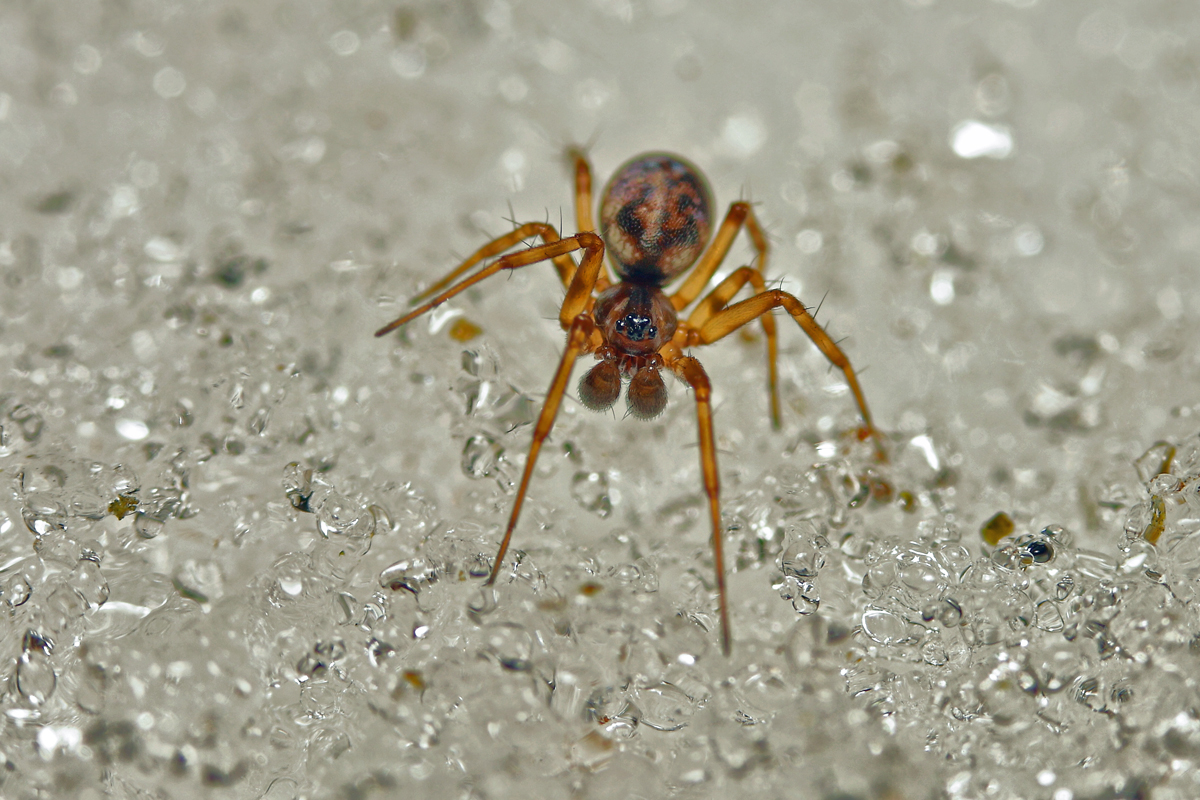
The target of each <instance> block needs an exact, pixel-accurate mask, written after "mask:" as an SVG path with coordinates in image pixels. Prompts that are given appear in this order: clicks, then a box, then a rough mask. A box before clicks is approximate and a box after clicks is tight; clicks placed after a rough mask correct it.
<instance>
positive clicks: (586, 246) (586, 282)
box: [375, 232, 604, 336]
mask: <svg viewBox="0 0 1200 800" xmlns="http://www.w3.org/2000/svg"><path fill="white" fill-rule="evenodd" d="M576 250H583V251H584V255H583V263H582V264H581V265H580V267H579V269H578V270H575V265H574V262H571V268H572V270H573V274H572V277H571V280H570V282H569V283H568V285H567V296H566V298H565V299H564V300H563V305H562V309H561V310H560V312H559V322H560V323H561V324H562V327H563V330H566V329H567V328H569V327H570V326H571V321H572V320H574V319H575V317H576V316H578V315H579V314H580V313H581V312H582V311H583V310H584V309H585V308H587V305H588V301H589V300H590V299H591V296H592V289H593V288H594V287H595V285H596V278H597V276H598V275H599V273H600V268H601V267H602V266H603V265H604V243H603V242H601V241H600V237H599V236H597V235H596V234H594V233H586V232H585V233H577V234H576V235H574V236H571V237H568V238H566V239H559V240H557V241H553V242H547V243H546V244H543V245H538V246H537V247H531V248H529V249H528V250H522V251H520V252H519V253H509V254H508V255H506V256H503V257H502V258H498V259H496V260H495V261H493V262H492V263H491V264H488V265H487V266H486V267H484V268H483V269H481V270H479V271H478V272H476V273H475V274H473V275H470V276H468V277H466V278H463V279H462V280H461V281H459V282H458V283H456V284H454V285H453V286H451V287H450V288H448V289H446V290H444V291H443V292H442V293H441V294H439V295H437V296H436V297H434V298H432V299H430V300H427V301H425V302H424V303H422V304H421V305H419V306H417V307H416V308H414V309H413V310H412V311H410V312H408V313H407V314H405V315H404V316H402V317H400V318H399V319H396V320H394V321H392V322H390V323H388V324H387V325H385V326H383V327H382V328H380V329H379V330H377V331H375V335H376V336H383V335H385V334H387V333H390V332H392V331H394V330H395V329H396V328H399V327H400V326H401V325H404V324H406V323H408V322H411V321H412V320H414V319H416V318H417V317H419V316H421V315H422V314H424V313H425V312H426V311H429V310H430V309H432V308H434V307H436V306H440V305H441V304H442V303H444V302H446V301H447V300H449V299H450V298H452V297H454V296H455V295H457V294H459V293H460V292H463V291H465V290H467V289H468V288H470V287H472V286H474V285H475V284H477V283H479V282H480V281H482V280H484V279H486V278H490V277H491V276H492V275H495V274H496V273H497V272H499V271H500V270H504V269H518V268H520V267H527V266H529V265H530V264H537V263H540V262H542V261H551V260H554V259H557V258H559V257H560V256H562V257H566V258H567V260H568V261H570V260H571V259H570V258H569V257H567V255H566V254H567V253H573V252H575V251H576Z"/></svg>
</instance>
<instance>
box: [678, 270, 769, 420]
mask: <svg viewBox="0 0 1200 800" xmlns="http://www.w3.org/2000/svg"><path fill="white" fill-rule="evenodd" d="M747 282H749V283H750V285H751V286H753V287H754V291H755V293H756V294H762V293H763V292H765V291H766V290H767V285H766V283H765V282H764V281H763V275H762V272H760V271H759V270H756V269H754V268H753V267H739V268H738V269H736V270H734V271H733V274H731V275H730V276H729V277H728V278H726V279H725V280H723V281H721V282H720V283H719V284H718V285H717V287H716V288H715V289H713V290H712V291H711V292H709V293H708V295H706V296H705V298H704V299H703V300H701V301H700V302H699V303H698V304H697V305H696V307H695V308H694V309H692V313H691V316H689V317H688V318H687V325H688V326H689V327H691V328H693V329H695V330H700V328H702V327H703V326H704V323H706V322H708V320H709V319H710V318H711V317H712V316H713V314H716V313H717V312H719V311H721V310H722V309H724V308H725V307H726V306H728V305H729V301H730V300H731V299H732V298H733V296H734V295H736V294H737V293H738V291H739V290H740V289H741V288H742V287H743V286H745V285H746V283H747ZM759 319H760V320H761V322H762V327H763V333H764V334H765V335H766V338H767V391H768V393H769V394H770V398H771V427H773V428H776V429H778V428H779V427H780V424H779V388H778V382H779V381H778V368H777V367H776V362H777V360H778V354H779V346H778V343H777V341H776V335H775V317H773V316H771V315H770V314H763V315H762V316H761V317H759Z"/></svg>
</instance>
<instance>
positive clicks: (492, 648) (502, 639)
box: [483, 622, 533, 672]
mask: <svg viewBox="0 0 1200 800" xmlns="http://www.w3.org/2000/svg"><path fill="white" fill-rule="evenodd" d="M483 638H484V653H485V654H486V655H489V656H491V657H492V658H494V659H495V660H496V661H497V662H498V663H499V664H500V666H502V667H504V668H505V669H507V670H512V671H513V672H528V671H529V670H530V669H532V667H533V660H532V659H533V637H532V636H530V634H529V631H528V630H526V629H525V628H524V626H521V625H518V624H516V623H515V622H498V623H495V624H492V625H489V626H488V628H487V630H486V631H485V633H484V637H483Z"/></svg>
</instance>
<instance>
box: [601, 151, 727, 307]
mask: <svg viewBox="0 0 1200 800" xmlns="http://www.w3.org/2000/svg"><path fill="white" fill-rule="evenodd" d="M710 197H711V196H710V194H709V190H708V184H707V183H705V181H704V178H703V176H702V175H701V174H700V171H699V170H698V169H696V167H694V166H693V165H692V164H690V163H688V162H687V161H684V160H683V159H682V158H679V157H678V156H674V155H669V154H666V153H650V154H647V155H641V156H638V157H637V158H634V159H631V160H630V161H627V162H625V164H624V165H623V166H622V167H621V168H620V169H618V170H617V171H616V173H615V174H614V175H613V177H612V179H611V180H609V182H608V185H607V186H605V187H604V194H603V196H602V199H601V201H600V235H601V236H603V237H604V244H605V247H606V248H607V250H608V256H609V259H610V260H611V261H612V265H613V270H614V271H615V272H616V273H617V275H618V276H619V277H620V278H621V280H623V281H628V282H630V283H638V284H645V285H650V286H663V285H664V284H667V283H669V282H670V281H671V280H672V279H674V278H675V277H676V276H678V275H680V274H681V273H683V272H684V271H685V270H687V268H688V267H690V266H691V265H692V264H694V263H695V262H696V259H697V258H699V257H700V254H701V253H702V252H704V248H705V246H706V245H707V244H708V238H709V234H711V233H712V215H711V211H710V209H711V206H712V201H711V199H710Z"/></svg>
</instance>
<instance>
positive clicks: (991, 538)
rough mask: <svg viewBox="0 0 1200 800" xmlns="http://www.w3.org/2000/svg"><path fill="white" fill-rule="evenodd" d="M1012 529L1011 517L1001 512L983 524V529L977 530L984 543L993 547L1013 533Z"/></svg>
mask: <svg viewBox="0 0 1200 800" xmlns="http://www.w3.org/2000/svg"><path fill="white" fill-rule="evenodd" d="M1014 527H1015V526H1014V525H1013V521H1012V517H1010V516H1009V515H1008V514H1005V513H1004V512H1003V511H1001V512H1000V513H998V514H996V516H994V517H992V518H991V519H989V520H988V521H987V522H985V523H983V527H982V528H980V529H979V535H980V536H982V537H983V540H984V541H985V542H987V543H988V544H990V545H991V546H992V547H995V546H996V545H998V544H1000V540H1001V539H1003V538H1004V537H1005V536H1008V535H1009V534H1010V533H1012V532H1013V528H1014Z"/></svg>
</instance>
